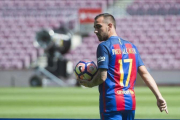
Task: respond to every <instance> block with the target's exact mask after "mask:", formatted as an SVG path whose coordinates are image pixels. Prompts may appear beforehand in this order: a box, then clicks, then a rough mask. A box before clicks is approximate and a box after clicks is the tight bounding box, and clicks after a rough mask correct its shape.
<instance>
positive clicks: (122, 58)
mask: <svg viewBox="0 0 180 120" xmlns="http://www.w3.org/2000/svg"><path fill="white" fill-rule="evenodd" d="M96 54H97V65H98V69H99V68H103V69H107V78H106V80H105V82H103V83H102V84H100V85H99V92H100V112H101V113H102V112H111V111H121V110H135V108H136V100H135V93H134V84H135V81H136V75H137V70H138V67H139V66H142V65H144V63H143V61H142V59H141V58H140V55H139V52H138V50H137V48H136V46H135V45H134V44H132V43H131V42H129V41H126V40H123V39H122V38H120V37H118V36H111V37H110V38H109V39H108V40H107V41H104V42H102V43H100V44H99V46H98V48H97V53H96Z"/></svg>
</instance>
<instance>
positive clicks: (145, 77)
mask: <svg viewBox="0 0 180 120" xmlns="http://www.w3.org/2000/svg"><path fill="white" fill-rule="evenodd" d="M138 72H139V74H140V76H141V77H142V79H143V80H144V82H145V83H146V85H147V86H148V87H149V88H150V89H151V91H152V92H153V94H154V95H155V96H156V99H157V105H158V107H159V109H160V111H161V112H162V111H165V112H166V113H168V109H167V105H166V101H165V100H164V98H163V97H162V95H161V93H160V91H159V89H158V86H157V84H156V82H155V80H154V79H153V77H152V76H151V75H150V73H149V72H148V71H147V69H146V67H145V66H140V67H139V68H138Z"/></svg>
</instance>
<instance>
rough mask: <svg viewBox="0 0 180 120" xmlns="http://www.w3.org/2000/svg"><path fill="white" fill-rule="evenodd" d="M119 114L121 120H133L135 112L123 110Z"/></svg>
mask: <svg viewBox="0 0 180 120" xmlns="http://www.w3.org/2000/svg"><path fill="white" fill-rule="evenodd" d="M121 113H122V120H134V117H135V110H124V111H121Z"/></svg>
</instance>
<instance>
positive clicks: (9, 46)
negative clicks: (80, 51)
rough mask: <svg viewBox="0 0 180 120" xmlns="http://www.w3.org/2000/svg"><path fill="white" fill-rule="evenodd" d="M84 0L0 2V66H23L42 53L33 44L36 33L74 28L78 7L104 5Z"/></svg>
mask: <svg viewBox="0 0 180 120" xmlns="http://www.w3.org/2000/svg"><path fill="white" fill-rule="evenodd" d="M106 5H107V3H106V1H105V0H102V1H94V0H93V1H87V0H76V1H67V0H61V1H59V0H51V1H49V0H42V1H36V0H31V1H29V0H13V1H6V0H2V1H1V2H0V55H1V56H2V57H1V58H0V69H2V70H11V69H24V68H25V69H26V68H29V66H30V64H31V63H32V62H33V61H35V60H36V59H37V58H38V56H40V55H42V54H43V50H42V49H39V48H38V49H37V48H35V47H34V45H33V41H34V40H35V35H36V32H37V31H39V30H41V29H43V28H51V29H52V28H55V27H59V26H61V25H65V26H66V27H68V28H69V29H74V27H75V26H76V24H77V20H78V18H77V16H78V15H77V14H78V10H79V8H99V7H101V8H104V7H106Z"/></svg>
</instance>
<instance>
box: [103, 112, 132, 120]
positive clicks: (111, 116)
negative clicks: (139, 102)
mask: <svg viewBox="0 0 180 120" xmlns="http://www.w3.org/2000/svg"><path fill="white" fill-rule="evenodd" d="M134 117H135V110H124V111H114V112H105V113H101V120H134Z"/></svg>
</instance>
